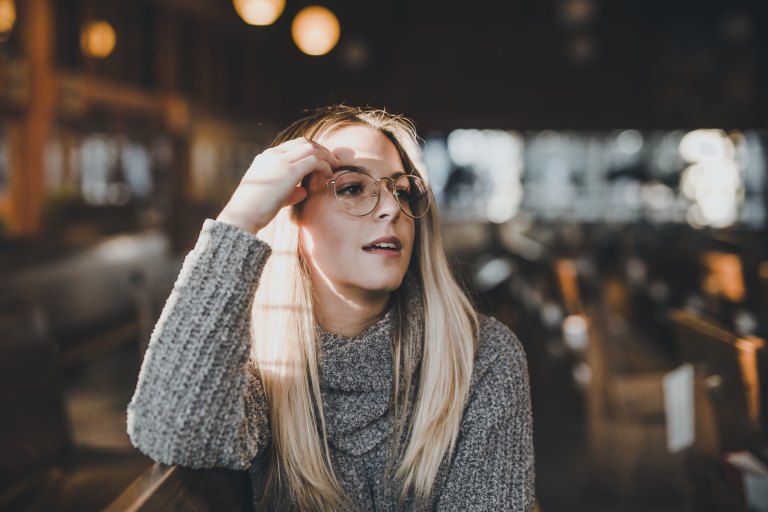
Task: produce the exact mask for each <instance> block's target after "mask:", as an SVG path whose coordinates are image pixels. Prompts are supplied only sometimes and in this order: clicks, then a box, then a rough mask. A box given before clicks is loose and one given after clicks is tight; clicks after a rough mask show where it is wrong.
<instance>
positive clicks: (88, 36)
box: [80, 20, 117, 59]
mask: <svg viewBox="0 0 768 512" xmlns="http://www.w3.org/2000/svg"><path fill="white" fill-rule="evenodd" d="M116 42H117V37H116V36H115V29H114V28H112V25H110V24H109V23H108V22H106V21H104V20H98V21H91V22H89V23H86V24H85V26H84V27H83V31H82V33H81V34H80V47H81V48H82V50H83V53H84V54H85V55H87V56H88V57H94V58H96V59H104V58H107V57H109V55H110V54H111V53H112V50H114V49H115V43H116Z"/></svg>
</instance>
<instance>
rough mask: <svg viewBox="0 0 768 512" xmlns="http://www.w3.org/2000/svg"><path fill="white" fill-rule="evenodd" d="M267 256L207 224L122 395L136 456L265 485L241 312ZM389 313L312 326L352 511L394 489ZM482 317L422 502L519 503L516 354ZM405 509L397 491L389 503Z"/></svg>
mask: <svg viewBox="0 0 768 512" xmlns="http://www.w3.org/2000/svg"><path fill="white" fill-rule="evenodd" d="M270 253H271V249H270V247H269V246H268V245H267V244H266V243H264V242H263V241H261V240H259V239H258V238H257V237H256V236H254V235H252V234H251V233H248V232H246V231H243V230H241V229H239V228H236V227H234V226H230V225H228V224H225V223H222V222H218V221H215V220H212V219H207V220H206V221H205V223H204V224H203V229H202V231H201V233H200V236H199V238H198V240H197V243H196V245H195V247H194V249H193V250H192V251H191V252H190V253H189V254H188V255H187V257H186V258H185V260H184V264H183V266H182V269H181V272H180V273H179V276H178V278H177V280H176V283H175V285H174V288H173V291H172V293H171V295H170V297H169V298H168V300H167V302H166V304H165V307H164V308H163V311H162V313H161V315H160V318H159V320H158V322H157V324H156V325H155V328H154V330H153V332H152V337H151V340H150V344H149V348H148V349H147V352H146V354H145V357H144V363H143V365H142V368H141V372H140V374H139V381H138V384H137V387H136V391H135V393H134V396H133V399H132V400H131V402H130V404H129V405H128V434H129V436H130V438H131V441H132V442H133V444H134V446H136V447H137V448H138V449H139V450H141V451H142V452H143V453H145V454H146V455H148V456H149V457H151V458H152V459H154V460H156V461H158V462H162V463H165V464H178V465H181V466H186V467H192V468H211V467H222V468H229V469H248V470H249V471H250V474H251V480H252V482H253V487H254V499H257V498H258V497H259V496H261V493H262V491H263V483H264V476H265V469H266V468H265V464H266V462H265V461H266V458H267V452H268V450H266V448H267V446H268V445H269V441H270V427H269V412H268V406H267V402H266V398H265V395H264V390H263V388H262V386H261V382H260V381H259V379H258V372H257V371H255V369H254V368H253V366H252V363H251V362H250V360H249V350H250V347H249V338H250V314H251V306H252V304H253V294H254V291H255V290H256V287H257V286H258V281H259V277H260V275H261V272H262V269H263V267H264V263H265V262H266V261H267V259H268V258H269V256H270ZM404 286H408V280H406V283H405V284H404ZM411 286H413V284H411ZM410 295H411V298H410V299H409V300H408V308H409V309H408V311H409V313H413V315H412V317H413V319H414V320H413V325H412V328H419V325H420V322H419V321H418V319H419V318H420V317H421V315H422V308H421V304H420V302H419V301H418V300H416V299H414V298H413V297H414V296H415V295H416V294H410ZM391 317H392V313H391V311H390V312H388V313H386V314H385V315H384V316H383V317H382V318H381V319H380V320H379V321H377V322H376V323H374V324H373V325H372V326H370V327H369V328H367V329H366V330H365V331H364V332H363V333H361V334H360V335H358V336H355V337H345V336H341V335H338V334H333V333H330V332H326V331H324V330H322V329H321V328H320V327H319V326H318V327H317V329H318V333H319V335H320V336H319V343H320V350H319V373H320V387H321V395H322V407H323V412H324V415H325V419H326V429H327V433H328V439H329V445H330V450H331V454H330V455H331V461H332V463H333V469H334V471H335V473H336V476H337V478H338V480H339V483H340V484H341V485H342V487H343V489H344V491H345V492H346V493H347V495H348V496H349V497H350V499H351V500H352V501H353V502H354V503H355V504H357V505H358V506H359V508H360V510H364V511H374V510H375V511H395V510H398V502H397V497H398V489H396V488H395V487H394V486H393V485H392V484H391V482H389V479H388V478H386V475H387V471H386V470H387V457H388V456H389V453H390V445H391V436H392V432H391V428H390V423H391V422H390V421H389V412H390V397H391V390H392V379H393V376H392V375H393V372H392V364H393V363H392V353H391V352H392V351H391V343H392V337H393V322H392V318H391ZM480 318H481V322H480V337H479V342H478V346H477V351H476V355H475V365H474V370H473V374H472V378H471V387H470V393H469V398H468V401H467V404H466V406H465V409H464V415H463V418H462V421H461V427H460V433H459V437H458V440H457V444H456V448H455V450H454V453H453V456H452V457H451V458H450V459H449V458H448V457H446V458H445V459H444V460H443V463H442V465H441V467H440V470H439V472H438V475H437V479H436V481H435V486H434V488H433V493H432V499H431V502H430V504H429V508H430V509H431V510H437V511H454V510H461V511H501V510H504V511H530V510H532V509H533V505H534V454H533V439H532V428H533V421H532V415H531V403H530V388H529V381H528V370H527V364H526V357H525V352H524V351H523V347H522V345H521V343H520V342H519V340H518V339H517V338H516V337H515V335H514V334H513V333H512V332H511V331H510V330H509V329H508V328H507V327H506V326H504V325H503V324H501V323H500V322H498V321H497V320H495V319H494V318H491V317H485V316H482V315H481V317H480ZM409 321H410V320H409ZM417 353H418V354H419V356H420V352H417ZM413 508H414V507H413V503H412V502H411V501H410V500H406V502H405V503H404V504H403V505H402V507H401V508H400V509H399V510H413Z"/></svg>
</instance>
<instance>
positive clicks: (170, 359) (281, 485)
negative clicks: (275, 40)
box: [128, 106, 534, 511]
mask: <svg viewBox="0 0 768 512" xmlns="http://www.w3.org/2000/svg"><path fill="white" fill-rule="evenodd" d="M128 431H129V434H130V436H131V439H132V441H133V443H134V444H135V445H136V447H138V448H139V449H140V450H141V451H143V452H144V453H146V454H147V455H149V456H150V457H152V458H153V459H155V460H157V461H160V462H164V463H166V464H179V465H183V466H188V467H193V468H206V467H225V468H239V469H248V470H249V471H250V474H251V478H252V482H253V491H254V492H253V495H254V504H255V506H256V508H257V509H260V510H338V511H342V510H359V511H368V510H379V511H394V510H445V511H449V510H450V511H454V510H459V511H467V510H489V511H501V510H504V511H510V510H512V511H517V510H521V511H529V510H532V509H533V501H534V497H533V487H534V485H533V483H534V457H533V446H532V419H531V407H530V391H529V384H528V372H527V367H526V359H525V354H524V352H523V349H522V347H521V344H520V342H519V341H518V340H517V338H516V337H515V336H514V335H513V334H512V332H510V330H509V329H508V328H506V327H505V326H503V325H502V324H500V323H499V322H498V321H496V320H495V319H493V318H487V317H483V316H479V315H478V314H477V313H476V312H475V310H474V309H473V307H472V305H471V303H470V302H469V301H468V299H467V296H466V295H465V294H464V292H463V291H462V289H461V288H460V287H459V286H458V285H457V283H456V281H455V280H454V279H453V277H452V275H451V272H450V270H449V265H448V262H447V261H446V257H445V254H444V252H443V247H442V244H441V241H440V232H439V229H438V217H437V211H436V208H435V205H434V203H433V199H432V193H431V192H430V190H429V186H428V184H427V176H426V172H425V169H424V165H423V163H422V161H421V156H420V151H419V146H418V140H417V137H416V134H415V131H414V128H413V125H412V123H411V122H410V121H408V120H407V119H405V118H403V117H400V116H395V115H392V114H389V113H387V112H385V111H381V110H373V109H362V108H353V107H347V106H334V107H328V108H324V109H320V110H317V111H314V112H312V113H310V114H308V115H306V116H305V117H304V118H302V119H300V120H299V121H297V122H295V123H294V124H292V125H291V126H289V127H288V128H287V129H286V130H284V131H283V132H282V133H281V134H280V135H279V136H278V137H277V139H276V140H275V141H274V144H273V146H272V147H271V148H270V149H267V150H266V151H264V152H263V153H261V154H260V155H258V156H257V157H256V158H255V159H254V161H253V163H252V165H251V167H250V168H249V169H248V171H247V172H246V174H245V176H244V178H243V179H242V181H241V183H240V185H239V186H238V187H237V189H236V190H235V192H234V194H233V195H232V198H231V199H230V200H229V202H228V203H227V204H226V206H225V207H224V209H223V210H222V211H221V213H220V215H219V216H218V217H217V219H216V220H213V219H207V220H206V221H205V223H204V224H203V228H202V232H201V233H200V237H199V239H198V241H197V244H196V245H195V248H194V249H193V250H192V252H191V253H190V254H189V255H188V256H187V257H186V259H185V261H184V265H183V268H182V270H181V273H180V275H179V277H178V279H177V281H176V284H175V286H174V289H173V293H172V294H171V296H170V298H169V299H168V301H167V303H166V305H165V308H164V310H163V312H162V315H161V317H160V319H159V321H158V323H157V325H156V327H155V330H154V332H153V333H152V338H151V342H150V345H149V349H148V350H147V353H146V356H145V360H144V364H143V367H142V370H141V374H140V376H139V382H138V386H137V388H136V392H135V395H134V397H133V400H132V401H131V403H130V405H129V407H128Z"/></svg>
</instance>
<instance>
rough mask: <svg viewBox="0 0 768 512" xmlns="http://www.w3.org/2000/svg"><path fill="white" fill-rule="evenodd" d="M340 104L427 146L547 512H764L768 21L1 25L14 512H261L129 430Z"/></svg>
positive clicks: (7, 472)
mask: <svg viewBox="0 0 768 512" xmlns="http://www.w3.org/2000/svg"><path fill="white" fill-rule="evenodd" d="M334 103H346V104H350V105H369V106H374V107H378V108H384V109H386V110H387V111H390V112H396V113H402V114H404V115H406V116H408V117H409V118H411V119H413V120H414V122H415V124H416V127H417V130H418V133H419V136H420V138H421V141H420V142H421V151H422V153H423V157H424V161H425V164H426V167H427V169H428V173H429V183H430V187H431V189H432V192H433V194H434V198H435V202H436V205H437V208H438V209H439V212H440V219H441V231H442V236H443V239H444V243H445V245H446V250H447V252H448V254H449V257H450V260H451V263H452V265H453V267H454V271H455V274H456V275H457V276H458V278H459V279H460V281H461V282H462V283H463V284H464V286H465V287H466V289H467V291H468V293H469V294H470V296H471V297H472V299H473V301H474V303H475V304H476V307H477V309H478V310H479V311H481V312H482V313H484V314H488V315H493V316H494V317H496V318H497V319H498V320H500V321H501V322H503V323H505V324H506V325H508V326H509V327H510V328H511V329H512V331H514V332H515V333H516V335H517V336H518V337H519V339H520V341H521V342H522V344H523V346H524V348H525V352H526V356H527V362H528V370H529V375H530V384H531V401H532V407H533V424H534V430H533V438H534V451H535V457H536V469H535V471H536V482H535V494H536V504H535V508H536V510H537V511H539V512H555V511H568V512H573V511H576V512H578V511H605V512H607V511H629V512H637V511H678V510H680V511H691V512H694V511H707V512H721V511H722V512H739V511H744V512H746V511H756V510H768V347H765V344H766V341H765V340H766V338H767V337H768V236H766V235H767V234H768V233H767V229H768V132H767V131H766V128H767V126H766V124H767V122H768V3H766V2H764V1H763V0H695V1H694V0H672V1H669V0H666V1H662V0H644V1H642V2H637V1H632V0H611V1H608V0H538V1H533V0H503V1H502V0H477V1H474V2H462V1H453V0H448V1H446V0H443V1H438V0H411V1H408V0H380V1H377V2H369V1H351V0H322V3H314V0H313V1H309V0H130V1H129V0H114V1H110V2H104V1H99V0H0V410H1V411H2V412H0V510H9V511H10V510H13V511H17V510H19V511H37V510H41V511H42V510H45V511H96V510H110V511H118V510H250V508H248V507H250V503H251V502H250V496H249V485H250V484H249V483H248V482H247V479H246V480H244V479H243V472H236V471H227V470H217V469H190V468H183V467H177V466H165V465H162V464H159V463H155V462H154V461H153V460H151V459H149V458H148V457H147V456H145V455H144V454H142V453H141V452H140V451H139V450H137V449H136V448H135V447H133V446H132V444H131V442H130V440H129V438H128V435H127V434H126V406H127V404H128V402H129V401H130V399H131V396H132V394H133V391H134V389H135V386H136V382H137V378H138V375H139V370H140V367H141V362H142V359H143V355H144V352H145V351H146V349H147V346H148V343H149V340H150V336H151V334H152V330H153V327H154V325H155V323H156V322H157V321H158V318H159V317H160V313H161V311H162V310H163V307H164V305H165V303H166V299H167V298H168V296H169V295H170V293H171V290H172V289H173V286H174V282H175V280H176V278H177V276H178V274H179V270H180V268H181V265H182V262H183V260H184V257H185V256H186V254H187V253H189V251H190V250H191V249H192V248H193V247H194V245H195V241H196V240H197V237H198V234H199V233H200V230H201V227H202V224H203V222H204V221H205V219H209V218H213V219H215V218H216V216H217V214H218V213H219V212H220V211H221V209H222V207H223V206H224V205H225V204H226V202H227V200H228V199H229V197H230V196H231V194H232V192H233V191H234V190H235V188H236V187H237V185H238V183H239V181H240V179H241V178H242V176H243V174H244V172H245V171H246V170H247V169H248V167H249V165H250V163H251V161H252V160H253V158H254V157H255V155H257V154H259V153H260V152H262V151H264V150H265V149H266V148H268V147H269V145H270V142H271V140H272V138H273V137H274V136H275V135H276V133H277V132H278V131H279V130H280V129H281V128H282V127H284V126H285V125H286V124H287V123H288V122H290V121H291V120H293V119H295V118H296V117H297V116H298V115H300V114H301V112H302V111H304V110H305V109H308V108H313V107H319V106H323V105H328V104H334Z"/></svg>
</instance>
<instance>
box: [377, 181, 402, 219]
mask: <svg viewBox="0 0 768 512" xmlns="http://www.w3.org/2000/svg"><path fill="white" fill-rule="evenodd" d="M382 184H383V185H384V190H385V192H382V191H381V188H382V187H381V185H382ZM377 186H378V190H377V193H378V194H379V202H378V204H377V205H376V209H375V210H374V213H375V215H376V217H378V218H380V219H383V218H386V217H393V218H397V217H399V216H400V203H398V202H397V198H396V197H395V182H394V181H393V180H391V179H388V178H382V179H381V180H380V181H379V183H378V185H377Z"/></svg>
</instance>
